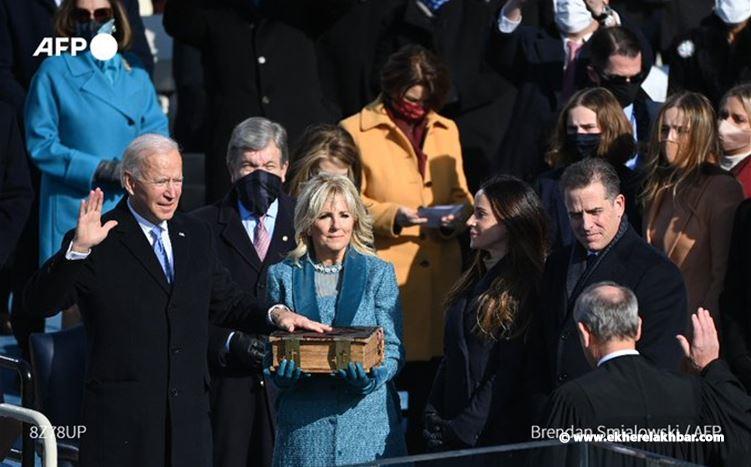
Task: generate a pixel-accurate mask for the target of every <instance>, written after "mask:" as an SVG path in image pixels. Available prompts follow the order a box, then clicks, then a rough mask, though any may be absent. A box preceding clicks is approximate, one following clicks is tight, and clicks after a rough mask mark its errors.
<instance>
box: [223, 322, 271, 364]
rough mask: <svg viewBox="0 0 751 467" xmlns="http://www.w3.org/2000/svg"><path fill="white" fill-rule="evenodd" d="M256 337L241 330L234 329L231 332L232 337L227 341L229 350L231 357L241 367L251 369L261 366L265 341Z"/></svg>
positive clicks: (264, 351)
mask: <svg viewBox="0 0 751 467" xmlns="http://www.w3.org/2000/svg"><path fill="white" fill-rule="evenodd" d="M258 337H260V336H258ZM258 337H256V336H251V335H249V334H245V333H244V332H242V331H235V332H234V334H232V339H230V341H229V352H230V355H231V356H232V359H233V360H234V361H235V362H237V364H238V365H240V366H242V367H243V368H248V369H251V370H260V369H262V368H263V356H264V354H265V353H266V343H265V342H264V340H263V339H259V338H258Z"/></svg>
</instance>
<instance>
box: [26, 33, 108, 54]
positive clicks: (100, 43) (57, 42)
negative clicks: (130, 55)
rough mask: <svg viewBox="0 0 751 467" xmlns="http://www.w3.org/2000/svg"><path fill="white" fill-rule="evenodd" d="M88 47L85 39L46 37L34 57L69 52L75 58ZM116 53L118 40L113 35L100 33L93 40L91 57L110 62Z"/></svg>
mask: <svg viewBox="0 0 751 467" xmlns="http://www.w3.org/2000/svg"><path fill="white" fill-rule="evenodd" d="M86 47H87V44H86V39H84V38H83V37H45V38H44V39H42V42H40V43H39V46H38V47H37V49H36V50H35V51H34V56H35V57H37V56H39V55H47V56H48V57H53V56H57V55H61V54H63V53H64V52H68V51H70V54H71V55H74V56H75V55H77V54H79V53H80V52H83V51H85V50H86ZM116 53H117V40H116V39H115V38H114V37H112V35H111V34H105V33H99V34H97V35H96V36H94V38H93V39H91V55H93V56H94V58H96V59H97V60H102V61H107V60H110V59H111V58H112V57H114V56H115V54H116Z"/></svg>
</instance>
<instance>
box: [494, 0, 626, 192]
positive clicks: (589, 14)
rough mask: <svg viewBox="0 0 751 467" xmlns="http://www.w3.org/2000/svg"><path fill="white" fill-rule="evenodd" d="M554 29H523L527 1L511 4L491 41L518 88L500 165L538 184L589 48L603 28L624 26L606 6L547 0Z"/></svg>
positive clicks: (590, 0)
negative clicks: (548, 143)
mask: <svg viewBox="0 0 751 467" xmlns="http://www.w3.org/2000/svg"><path fill="white" fill-rule="evenodd" d="M548 1H551V2H552V3H553V12H554V16H555V26H551V27H550V28H547V29H543V28H538V27H529V26H521V25H520V23H521V21H522V13H521V11H522V4H523V3H524V0H508V1H507V2H506V4H505V5H504V6H503V8H502V9H501V12H500V14H499V16H498V28H497V31H496V32H495V33H494V34H493V35H492V36H491V49H490V50H491V53H490V60H491V64H493V65H494V66H495V67H496V68H497V69H498V71H499V72H500V73H501V74H502V75H503V76H504V77H505V78H506V79H508V80H510V81H511V82H513V83H514V84H516V85H517V87H518V88H519V91H518V94H517V97H516V103H515V106H514V112H513V115H514V118H513V120H512V122H511V123H510V124H509V129H508V132H507V136H506V137H505V141H504V142H503V144H502V147H501V148H502V150H501V153H500V154H502V156H501V157H503V158H509V159H511V162H509V161H500V162H498V164H499V165H501V166H504V167H508V166H509V165H510V166H513V167H517V170H514V171H512V172H513V173H512V174H513V175H516V176H519V177H521V178H524V179H527V180H533V179H534V178H535V177H536V176H537V175H538V174H539V173H540V172H542V171H543V170H545V164H544V161H543V160H542V159H541V158H531V157H529V155H530V154H543V153H544V152H545V149H546V148H545V147H544V145H545V141H547V139H548V134H549V131H550V129H551V128H552V127H553V125H554V115H555V111H556V110H557V109H558V108H559V107H560V106H561V105H563V104H564V103H565V102H566V101H568V99H569V97H571V95H572V94H573V93H574V91H575V89H576V83H577V82H579V81H580V80H581V78H580V76H583V75H584V72H585V63H586V53H584V51H585V49H584V48H583V46H584V44H585V43H586V42H587V41H588V40H589V39H590V37H591V36H592V34H593V33H594V32H595V31H597V30H598V29H599V28H601V27H611V26H616V25H618V24H620V17H619V15H618V13H617V12H615V11H613V10H612V9H610V8H609V7H608V6H607V3H606V2H604V1H603V0H587V1H586V2H585V0H548Z"/></svg>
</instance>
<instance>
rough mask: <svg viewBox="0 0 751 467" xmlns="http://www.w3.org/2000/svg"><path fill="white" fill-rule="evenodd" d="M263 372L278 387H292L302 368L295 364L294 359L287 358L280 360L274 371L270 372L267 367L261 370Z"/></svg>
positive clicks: (301, 373)
mask: <svg viewBox="0 0 751 467" xmlns="http://www.w3.org/2000/svg"><path fill="white" fill-rule="evenodd" d="M263 373H264V374H265V375H266V376H267V377H268V378H270V379H271V380H272V381H273V382H274V384H275V385H276V387H278V388H279V389H290V388H292V387H293V386H294V385H295V383H297V380H299V379H300V377H301V376H302V375H303V372H302V370H301V369H300V368H298V367H297V365H295V361H294V360H287V359H284V360H282V361H281V363H280V364H279V368H277V370H276V371H275V372H274V373H272V372H271V370H270V369H269V368H266V369H265V370H263ZM305 376H306V377H307V376H310V374H309V373H305Z"/></svg>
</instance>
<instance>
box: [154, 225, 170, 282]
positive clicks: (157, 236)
mask: <svg viewBox="0 0 751 467" xmlns="http://www.w3.org/2000/svg"><path fill="white" fill-rule="evenodd" d="M151 238H153V239H154V253H156V258H157V259H158V260H159V264H160V265H161V266H162V271H164V276H165V277H166V278H167V283H169V284H171V283H172V279H173V271H172V267H171V266H170V262H169V258H168V257H167V250H166V249H165V248H164V243H162V228H161V227H159V226H156V227H154V228H153V229H151Z"/></svg>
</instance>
